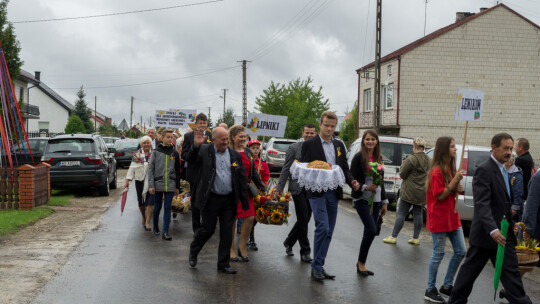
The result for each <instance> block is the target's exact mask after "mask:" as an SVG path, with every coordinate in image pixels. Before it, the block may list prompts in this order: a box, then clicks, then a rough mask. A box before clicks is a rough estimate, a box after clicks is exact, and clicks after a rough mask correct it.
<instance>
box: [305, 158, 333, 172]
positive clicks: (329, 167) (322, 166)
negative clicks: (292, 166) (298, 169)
mask: <svg viewBox="0 0 540 304" xmlns="http://www.w3.org/2000/svg"><path fill="white" fill-rule="evenodd" d="M308 168H312V169H322V170H332V165H330V164H329V163H327V162H323V161H321V160H315V161H312V162H310V163H309V164H308Z"/></svg>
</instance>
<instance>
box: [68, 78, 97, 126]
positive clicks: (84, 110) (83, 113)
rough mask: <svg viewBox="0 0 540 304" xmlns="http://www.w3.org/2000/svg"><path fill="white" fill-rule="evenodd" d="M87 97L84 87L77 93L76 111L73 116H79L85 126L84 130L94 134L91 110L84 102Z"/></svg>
mask: <svg viewBox="0 0 540 304" xmlns="http://www.w3.org/2000/svg"><path fill="white" fill-rule="evenodd" d="M85 97H86V93H85V92H84V89H83V86H81V88H80V89H79V91H78V92H77V98H78V99H77V101H75V111H73V114H72V115H77V116H79V118H80V119H81V120H82V122H83V124H84V128H85V129H86V133H94V125H93V124H92V121H91V120H90V113H91V112H90V109H89V108H88V105H87V104H86V101H84V98H85Z"/></svg>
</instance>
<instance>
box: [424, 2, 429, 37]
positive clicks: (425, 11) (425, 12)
mask: <svg viewBox="0 0 540 304" xmlns="http://www.w3.org/2000/svg"><path fill="white" fill-rule="evenodd" d="M427 2H428V0H426V5H425V7H424V37H426V23H427Z"/></svg>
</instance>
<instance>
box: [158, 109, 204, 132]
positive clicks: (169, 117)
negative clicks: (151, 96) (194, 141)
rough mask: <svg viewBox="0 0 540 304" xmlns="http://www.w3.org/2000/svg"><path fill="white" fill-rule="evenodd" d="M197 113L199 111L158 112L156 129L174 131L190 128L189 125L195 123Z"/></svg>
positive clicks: (173, 110) (170, 110) (171, 110)
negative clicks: (161, 128) (164, 128)
mask: <svg viewBox="0 0 540 304" xmlns="http://www.w3.org/2000/svg"><path fill="white" fill-rule="evenodd" d="M196 112H197V110H179V109H169V110H167V111H165V110H156V117H155V121H156V127H166V128H173V129H185V128H188V127H189V126H188V124H190V123H194V122H195V116H197V114H196Z"/></svg>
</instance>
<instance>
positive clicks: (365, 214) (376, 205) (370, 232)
mask: <svg viewBox="0 0 540 304" xmlns="http://www.w3.org/2000/svg"><path fill="white" fill-rule="evenodd" d="M353 204H354V209H356V212H357V213H358V216H360V219H361V220H362V223H363V224H364V236H363V237H362V243H361V244H360V253H359V254H358V262H360V263H362V264H365V263H366V260H367V256H368V253H369V248H370V247H371V244H372V243H373V240H374V239H375V235H376V234H377V220H378V219H379V216H380V212H381V202H373V213H370V209H371V206H370V205H369V203H368V201H366V200H362V199H361V200H354V201H353Z"/></svg>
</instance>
